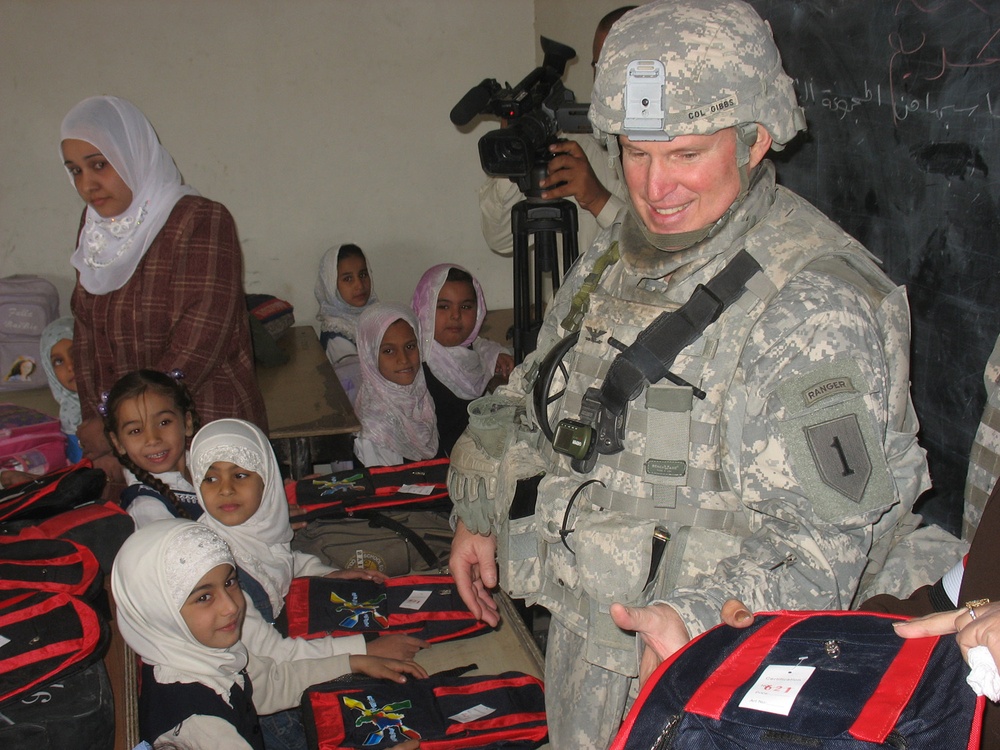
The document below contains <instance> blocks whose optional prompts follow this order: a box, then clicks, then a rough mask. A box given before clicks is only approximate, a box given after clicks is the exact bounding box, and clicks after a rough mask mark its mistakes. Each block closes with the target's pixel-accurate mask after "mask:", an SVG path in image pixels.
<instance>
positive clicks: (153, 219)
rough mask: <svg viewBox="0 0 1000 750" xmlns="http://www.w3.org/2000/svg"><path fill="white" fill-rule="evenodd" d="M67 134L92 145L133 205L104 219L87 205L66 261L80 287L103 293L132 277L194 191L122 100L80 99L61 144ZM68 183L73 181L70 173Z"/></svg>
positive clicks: (64, 124)
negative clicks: (179, 204)
mask: <svg viewBox="0 0 1000 750" xmlns="http://www.w3.org/2000/svg"><path fill="white" fill-rule="evenodd" d="M70 138H72V139H75V140H80V141H86V142H87V143H89V144H91V145H92V146H94V147H95V148H97V150H98V151H100V152H101V153H102V154H103V155H104V157H105V158H106V159H107V160H108V163H109V164H111V166H113V167H114V168H115V171H116V172H118V175H119V176H120V177H121V178H122V180H124V182H125V184H126V185H128V187H129V189H130V190H131V191H132V204H131V205H130V206H129V207H128V210H126V211H125V213H123V214H122V215H121V216H115V217H113V218H111V219H105V218H103V217H101V215H100V214H98V213H97V212H96V211H95V210H94V209H93V208H91V207H90V206H88V207H87V215H86V219H85V220H84V225H83V231H82V232H80V239H79V241H78V243H77V246H76V252H74V253H73V256H72V258H71V259H70V262H71V263H72V264H73V267H74V268H76V270H77V271H79V272H80V283H81V284H82V285H83V288H84V289H86V290H87V291H88V292H90V293H91V294H107V293H108V292H113V291H115V290H116V289H121V288H122V287H123V286H125V284H126V283H127V282H128V280H129V279H130V278H132V274H133V273H134V272H135V269H136V267H137V266H138V265H139V261H141V260H142V258H143V256H144V255H145V254H146V251H147V250H148V249H149V246H150V245H151V244H153V240H154V239H156V235H157V234H159V231H160V230H161V229H162V228H163V225H164V224H166V222H167V218H168V217H169V216H170V212H171V211H172V210H173V208H174V206H175V205H176V204H177V201H178V200H180V199H181V198H182V197H183V196H185V195H198V192H197V191H196V190H195V189H194V188H191V187H188V186H187V185H185V184H184V181H183V178H182V177H181V173H180V171H179V170H178V169H177V165H176V164H174V160H173V159H172V158H171V157H170V154H169V153H168V152H167V150H166V149H165V148H164V147H163V146H162V145H161V144H160V139H159V138H158V137H157V135H156V131H155V130H153V126H152V125H151V124H150V122H149V120H147V119H146V116H145V115H144V114H142V112H140V111H139V110H138V108H136V106H135V105H134V104H132V103H131V102H129V101H126V100H125V99H119V98H118V97H116V96H92V97H90V98H88V99H84V100H83V101H82V102H80V103H79V104H77V105H76V106H75V107H73V109H71V110H70V111H69V114H67V115H66V117H65V118H63V121H62V127H61V128H60V136H59V139H60V142H61V141H65V140H67V139H70ZM60 161H62V152H61V151H60ZM69 181H70V184H72V183H73V176H72V175H70V176H69Z"/></svg>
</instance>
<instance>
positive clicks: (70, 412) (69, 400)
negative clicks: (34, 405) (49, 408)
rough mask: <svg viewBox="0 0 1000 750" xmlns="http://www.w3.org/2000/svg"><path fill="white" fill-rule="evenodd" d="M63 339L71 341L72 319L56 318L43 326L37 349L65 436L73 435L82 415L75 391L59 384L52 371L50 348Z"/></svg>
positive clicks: (81, 419) (78, 398)
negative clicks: (39, 352)
mask: <svg viewBox="0 0 1000 750" xmlns="http://www.w3.org/2000/svg"><path fill="white" fill-rule="evenodd" d="M63 339H69V340H70V341H72V340H73V318H56V319H55V320H53V321H52V322H51V323H49V324H48V325H47V326H45V328H44V329H43V330H42V338H41V340H40V341H39V349H40V350H41V356H42V369H43V370H45V377H47V378H48V379H49V390H50V391H52V395H53V396H54V397H55V400H56V401H58V402H59V422H60V424H61V425H62V431H63V432H65V433H66V434H67V435H74V434H76V428H77V427H79V426H80V422H81V421H83V415H82V414H81V413H80V397H79V396H78V395H77V394H76V391H71V390H70V389H69V388H67V387H66V386H64V385H63V384H62V383H60V382H59V378H57V377H56V372H55V370H54V369H52V347H53V346H55V345H56V344H58V343H59V342H60V341H62V340H63Z"/></svg>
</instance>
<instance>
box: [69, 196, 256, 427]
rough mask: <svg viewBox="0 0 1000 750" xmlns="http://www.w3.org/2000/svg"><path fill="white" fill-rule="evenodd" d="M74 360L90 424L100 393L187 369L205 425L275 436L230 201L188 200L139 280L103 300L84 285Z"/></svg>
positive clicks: (79, 290)
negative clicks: (250, 426)
mask: <svg viewBox="0 0 1000 750" xmlns="http://www.w3.org/2000/svg"><path fill="white" fill-rule="evenodd" d="M71 305H72V310H73V316H74V317H75V318H76V327H75V332H74V340H73V356H74V360H75V362H74V364H75V369H76V381H77V388H78V392H79V395H80V404H81V407H82V411H83V418H84V419H89V418H92V417H97V416H98V412H97V404H98V400H99V398H100V394H101V393H103V392H104V391H108V390H110V389H111V386H112V385H114V383H115V381H116V380H117V379H118V378H120V377H121V376H122V375H125V374H126V373H128V372H130V371H131V370H136V369H140V368H150V369H154V370H160V371H162V372H169V371H170V370H172V369H174V368H179V369H181V370H182V371H183V372H184V383H185V385H186V386H187V387H188V388H189V389H190V390H191V392H192V394H193V395H194V399H195V406H196V407H197V409H198V413H199V415H200V416H201V421H202V423H206V422H209V421H211V420H213V419H220V418H222V417H237V418H241V419H246V420H249V421H251V422H253V423H255V424H257V425H258V426H260V427H261V429H263V430H264V431H265V432H266V431H267V415H266V413H265V411H264V401H263V399H262V398H261V395H260V391H259V389H258V388H257V378H256V373H255V370H254V360H253V349H252V347H251V343H250V329H249V324H248V319H247V308H246V301H245V297H244V292H243V254H242V251H241V250H240V242H239V239H238V237H237V235H236V224H235V222H234V221H233V217H232V215H231V214H230V213H229V211H228V210H227V209H226V207H225V206H223V205H222V204H221V203H216V202H215V201H211V200H208V199H207V198H202V197H200V196H185V197H183V198H181V199H180V200H179V201H178V202H177V205H176V206H174V209H173V211H172V212H171V214H170V217H169V218H168V219H167V223H166V224H164V226H163V228H162V229H161V230H160V232H159V234H158V235H157V236H156V239H155V240H153V244H152V245H151V246H150V247H149V250H148V251H147V252H146V255H145V256H144V257H143V259H142V260H141V261H140V262H139V266H138V268H136V270H135V273H134V274H132V278H131V279H129V281H128V282H127V283H126V284H125V285H124V286H123V287H122V288H121V289H117V290H115V291H113V292H110V293H108V294H100V295H95V294H91V293H90V292H88V291H87V290H85V289H84V288H83V287H82V286H81V285H80V282H79V278H78V279H77V284H76V288H75V289H74V290H73V298H72V303H71Z"/></svg>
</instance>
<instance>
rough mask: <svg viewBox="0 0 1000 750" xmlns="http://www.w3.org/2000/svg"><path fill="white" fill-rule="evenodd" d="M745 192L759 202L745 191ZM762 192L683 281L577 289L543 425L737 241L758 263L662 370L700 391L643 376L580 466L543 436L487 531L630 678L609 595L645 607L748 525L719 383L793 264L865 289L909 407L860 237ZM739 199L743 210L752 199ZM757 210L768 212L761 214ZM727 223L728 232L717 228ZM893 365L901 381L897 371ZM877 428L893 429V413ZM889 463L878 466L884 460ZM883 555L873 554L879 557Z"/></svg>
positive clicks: (618, 269) (882, 291)
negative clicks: (561, 376)
mask: <svg viewBox="0 0 1000 750" xmlns="http://www.w3.org/2000/svg"><path fill="white" fill-rule="evenodd" d="M769 199H771V200H773V201H774V202H773V204H769V202H768V201H769ZM756 200H757V201H758V203H757V205H758V206H760V204H761V197H760V195H759V194H758V196H757V198H756ZM764 202H767V205H763V206H762V207H761V208H760V209H759V211H758V214H757V216H756V217H753V216H751V217H749V218H747V217H746V216H743V217H741V216H740V214H739V212H737V214H736V215H735V216H734V217H733V219H732V221H733V222H734V223H735V226H733V227H732V228H731V231H730V232H728V233H727V232H723V233H720V235H719V236H717V237H715V238H713V239H712V240H710V241H711V242H720V243H726V244H724V245H722V246H721V247H722V248H723V249H722V250H720V253H719V254H718V255H717V256H716V257H714V258H712V259H711V260H710V261H708V262H707V263H705V264H704V265H703V266H702V268H700V269H698V270H697V271H695V272H693V273H687V274H685V276H684V278H683V279H682V280H679V281H677V280H675V279H671V280H670V281H668V282H666V283H665V282H662V281H653V282H650V281H646V282H643V280H642V279H640V278H638V277H637V276H635V275H633V274H632V273H630V271H629V269H628V268H627V265H626V264H625V263H622V262H619V263H616V264H614V265H612V266H611V267H610V268H609V269H608V270H607V271H606V272H605V274H604V275H603V277H602V279H601V281H600V283H599V285H598V286H597V288H596V289H595V290H594V292H593V293H592V294H591V296H590V299H589V304H588V305H587V308H588V309H587V310H586V312H585V313H584V315H583V318H582V324H581V326H580V329H579V330H580V335H579V340H578V342H577V344H576V345H575V347H574V348H573V349H572V350H571V352H570V353H569V355H568V356H567V358H566V365H567V371H568V375H567V377H566V382H565V392H564V394H563V395H562V396H561V398H559V399H558V400H557V401H555V402H554V403H552V404H551V405H550V407H549V417H550V423H551V424H553V425H554V424H555V423H556V422H557V421H558V420H560V419H564V418H570V419H578V418H579V415H580V410H581V405H582V401H583V396H584V394H585V393H586V391H587V389H588V388H595V387H596V388H599V387H600V386H601V383H602V382H603V379H604V376H605V375H606V373H607V371H608V368H609V367H610V365H611V362H612V361H613V359H614V357H615V355H616V354H617V352H618V351H620V350H621V349H622V347H623V345H624V346H628V345H629V344H631V343H632V342H633V341H634V340H635V338H636V336H637V335H638V334H639V333H640V332H641V331H642V330H643V329H644V328H646V327H647V326H648V325H649V324H650V323H651V322H652V321H653V320H654V319H655V318H656V317H657V316H658V315H660V314H661V313H662V312H664V310H671V309H676V308H677V307H679V306H680V305H681V304H682V303H683V302H684V301H686V299H687V298H688V297H689V296H690V294H691V292H692V291H693V290H694V288H695V286H696V285H698V284H702V283H705V282H707V281H708V280H709V279H711V278H713V277H714V276H715V275H716V274H717V273H718V272H719V271H720V270H721V269H722V268H723V267H724V266H725V264H726V263H727V262H728V260H729V259H730V258H731V257H732V256H733V255H734V254H735V253H736V252H737V251H738V250H740V249H741V248H743V249H746V250H747V251H748V252H749V253H750V254H751V255H752V256H753V257H754V258H755V259H756V260H757V262H758V263H759V264H760V266H761V268H762V269H763V270H762V272H760V273H758V274H756V275H755V276H754V277H752V278H751V279H750V281H748V282H747V284H746V292H745V293H744V294H743V295H742V296H741V297H740V298H739V299H738V300H737V301H736V302H735V303H733V304H732V305H730V306H729V307H728V308H727V309H726V310H725V311H724V312H723V313H722V314H721V316H720V317H719V318H718V319H717V320H716V321H715V322H714V323H712V324H710V325H709V326H708V328H707V329H706V330H705V331H704V332H703V334H702V335H701V336H700V337H699V338H698V339H697V340H695V341H694V342H693V343H692V344H691V345H689V346H688V347H686V348H685V349H684V350H683V351H682V352H681V354H680V355H679V356H678V357H677V358H676V359H675V360H674V363H673V365H672V367H671V368H670V369H671V371H672V373H673V374H675V375H677V376H679V377H680V378H681V379H683V380H684V381H687V382H688V383H690V384H693V385H694V386H697V387H698V388H700V389H701V390H703V391H704V392H705V398H703V399H698V398H694V396H693V392H692V388H691V387H690V386H679V385H674V384H673V383H670V382H667V381H666V380H663V381H660V382H658V383H655V384H652V385H647V386H646V387H645V389H644V390H643V392H642V393H641V394H640V395H639V396H638V397H637V398H635V399H634V400H632V401H631V403H630V404H629V405H628V408H627V411H626V416H625V424H624V430H625V437H624V450H622V451H621V452H618V453H615V454H612V455H599V456H598V458H597V463H596V465H595V466H594V468H593V470H592V471H590V472H588V473H586V474H581V473H578V472H575V471H573V469H572V468H571V466H570V459H569V458H568V457H567V456H564V455H561V454H559V453H556V452H555V451H554V450H552V447H551V446H550V445H548V444H546V445H543V446H542V452H543V455H544V456H545V458H546V461H547V464H548V467H549V468H548V470H547V472H546V475H545V477H544V478H543V479H542V480H541V483H540V485H539V489H538V500H537V504H536V511H535V515H534V517H533V518H532V519H530V522H529V521H526V520H525V519H518V520H516V521H512V522H509V523H508V528H506V529H505V528H501V530H500V533H499V534H498V544H499V547H500V552H501V554H500V559H501V560H505V559H506V558H507V557H513V558H514V559H513V561H512V562H508V563H507V565H508V567H507V571H506V572H507V580H504V579H503V577H502V580H501V583H502V584H503V585H504V587H505V588H509V589H511V593H512V594H513V595H515V596H522V597H525V598H527V599H528V600H529V601H533V602H537V603H538V604H541V605H543V606H545V607H546V608H548V609H549V610H550V611H551V612H552V613H553V615H554V616H556V617H558V618H559V619H560V621H562V622H563V623H564V624H565V625H566V626H567V627H568V628H569V629H570V630H572V631H573V632H575V633H577V634H578V635H580V636H583V637H586V638H587V641H588V642H587V660H588V661H590V662H592V663H594V664H596V665H598V666H601V667H604V668H606V669H610V670H612V671H615V672H619V673H622V674H626V675H635V674H637V667H638V664H637V656H636V649H635V644H634V637H633V636H630V635H628V634H625V633H623V632H622V631H620V630H619V629H618V628H617V627H616V626H615V625H614V623H613V622H612V621H611V619H610V616H609V615H608V608H609V607H610V604H611V603H612V602H615V601H618V602H622V603H624V604H629V605H642V604H646V603H648V602H649V601H653V600H656V599H659V598H663V597H664V596H665V595H666V594H668V593H669V592H670V591H672V590H673V589H675V588H677V587H679V586H683V585H689V584H691V583H693V582H694V581H695V580H696V578H697V576H699V575H701V574H704V573H711V572H712V571H714V569H715V567H716V564H717V563H718V562H719V561H720V560H722V559H724V558H726V557H729V556H732V555H735V554H737V553H738V552H739V549H740V541H741V539H743V538H744V537H746V536H747V535H748V534H750V533H752V532H753V531H754V530H755V529H756V528H757V527H758V526H759V524H760V518H759V516H757V515H756V514H753V513H751V512H750V511H748V509H747V508H746V507H745V506H744V505H743V504H742V503H741V500H740V496H739V494H738V492H737V491H736V490H735V489H734V488H733V487H731V486H730V483H729V481H727V476H738V472H737V470H736V469H737V466H738V462H739V459H740V451H741V442H740V439H741V433H742V423H741V416H742V410H741V409H740V408H738V407H739V404H737V405H736V406H737V408H731V407H733V405H734V404H733V403H732V401H731V400H727V395H728V394H729V391H730V387H731V385H732V383H733V381H734V378H736V377H738V374H739V363H740V359H741V354H742V352H743V348H744V345H745V343H746V341H747V338H748V336H749V335H750V333H751V330H752V329H753V327H754V325H755V323H756V322H757V320H758V319H759V317H760V316H761V314H762V313H763V311H764V310H765V309H766V307H767V305H768V303H769V302H770V300H771V299H773V298H774V296H775V295H776V294H777V292H778V291H780V290H781V289H782V288H783V287H784V286H785V285H786V284H787V283H788V281H789V280H790V279H791V278H793V277H794V276H795V275H796V274H797V273H799V272H800V271H802V270H803V269H804V268H806V267H809V268H810V270H817V271H822V272H825V273H829V274H831V275H834V276H836V277H837V278H840V279H843V280H844V281H846V282H848V283H850V284H852V285H853V286H855V287H856V288H858V289H859V290H861V292H862V293H863V294H864V295H865V296H866V297H867V298H868V299H869V301H870V303H871V306H872V308H873V309H874V310H876V319H877V322H878V324H879V325H880V327H881V328H882V331H883V340H884V341H885V342H886V343H885V350H886V357H887V358H890V359H895V360H897V361H896V362H894V363H891V365H890V372H891V374H892V376H893V378H894V383H893V386H894V387H895V388H896V389H897V390H898V389H899V388H901V389H902V391H901V392H897V393H894V394H890V396H889V398H890V402H893V401H894V402H895V403H894V404H892V405H891V406H890V409H889V414H890V419H895V418H897V417H898V419H897V421H898V422H900V423H901V422H902V421H903V420H904V419H910V418H912V413H911V410H912V407H911V406H910V404H909V395H908V378H907V377H906V373H907V372H908V352H909V325H908V323H909V316H908V308H907V304H906V299H905V295H904V293H903V292H902V290H900V289H898V288H897V287H895V285H893V284H892V283H891V282H890V281H889V280H888V279H887V278H886V277H885V276H884V274H882V272H881V271H880V270H879V269H878V267H877V266H876V265H875V263H874V262H873V261H872V260H871V258H870V256H869V255H868V253H867V251H865V250H864V248H863V247H861V246H860V245H859V244H858V243H857V242H856V241H854V240H853V239H851V238H850V237H849V236H847V235H846V234H844V233H843V232H841V231H840V230H838V229H837V228H836V227H835V226H834V225H832V224H831V223H830V222H829V221H828V220H827V219H825V217H822V215H821V214H819V212H818V211H816V209H814V208H813V207H811V206H810V205H809V204H808V203H806V202H805V201H803V200H801V199H800V198H798V197H797V196H795V195H794V194H791V193H788V192H787V191H784V190H781V189H777V190H776V191H775V190H773V188H772V191H771V192H768V193H765V197H764ZM748 211H749V212H752V211H753V203H752V202H751V205H750V207H749V208H748ZM744 213H747V212H744ZM765 215H767V217H768V220H767V221H761V220H760V219H762V218H763V217H764V216H765ZM755 218H756V219H757V220H756V221H755V220H754V219H755ZM741 221H742V224H741V223H740V222H741ZM734 232H735V233H737V234H740V235H741V236H738V237H735V238H734V237H732V236H726V235H731V234H732V233H734ZM588 257H593V256H588ZM671 282H674V283H671ZM899 372H902V373H903V377H902V382H901V383H899V382H895V381H896V379H897V378H896V376H897V375H898V373H899ZM737 390H738V389H737ZM724 407H727V408H726V410H725V412H724ZM890 427H893V428H898V429H900V431H902V430H903V426H902V424H896V425H890ZM731 441H735V442H733V444H730V442H731ZM888 452H889V451H887V453H888ZM906 460H912V458H911V457H910V456H907V457H906ZM889 461H890V468H892V458H891V456H890V458H889ZM727 469H728V470H727ZM890 494H896V496H895V497H891V498H887V502H886V504H887V506H888V505H891V504H892V503H895V502H896V500H898V494H899V493H892V490H890ZM914 497H915V495H914ZM906 510H907V511H908V510H909V507H907V508H906ZM664 532H665V534H664ZM525 534H531V535H532V536H534V541H535V542H536V545H532V544H530V543H528V542H527V540H526V539H523V538H520V537H521V536H522V535H525ZM665 535H668V536H669V538H670V541H669V542H668V543H667V544H666V552H665V554H664V556H663V560H662V561H661V560H659V559H658V555H659V552H658V545H657V544H654V543H653V541H652V540H653V539H654V537H659V538H661V539H662V538H663V536H665ZM659 547H660V549H662V545H659ZM532 548H533V549H532ZM886 551H887V549H882V550H878V549H876V550H873V554H874V555H880V554H881V555H883V556H884V554H885V553H886ZM532 552H534V554H535V555H536V557H534V558H533V557H532ZM504 572H505V571H504V570H503V569H501V573H502V574H503V573H504Z"/></svg>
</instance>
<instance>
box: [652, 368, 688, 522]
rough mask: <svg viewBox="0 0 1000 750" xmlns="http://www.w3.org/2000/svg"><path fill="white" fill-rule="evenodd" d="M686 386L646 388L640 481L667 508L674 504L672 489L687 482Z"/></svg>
mask: <svg viewBox="0 0 1000 750" xmlns="http://www.w3.org/2000/svg"><path fill="white" fill-rule="evenodd" d="M692 398H693V396H692V391H691V387H690V386H676V385H651V386H649V387H648V388H647V389H646V455H645V458H644V460H643V481H646V482H649V483H650V484H652V485H653V500H654V503H656V504H657V505H658V506H659V505H661V504H662V503H660V502H659V501H660V500H661V497H660V496H663V495H667V494H669V497H662V500H663V502H664V503H666V502H669V503H670V504H671V507H672V506H673V504H674V503H675V502H676V499H675V497H674V492H673V490H672V489H670V490H667V491H666V492H664V488H668V487H669V488H674V487H682V486H684V485H685V484H686V483H687V475H688V448H689V445H690V443H691V404H692Z"/></svg>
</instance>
